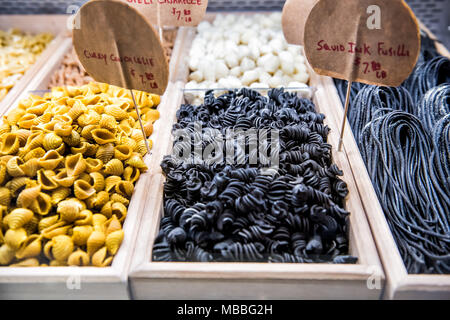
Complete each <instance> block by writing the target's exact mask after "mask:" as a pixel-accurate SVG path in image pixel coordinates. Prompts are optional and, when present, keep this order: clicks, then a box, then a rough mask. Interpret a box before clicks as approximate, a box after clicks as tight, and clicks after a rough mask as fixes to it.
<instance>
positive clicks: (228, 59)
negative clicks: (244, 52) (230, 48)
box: [225, 53, 239, 69]
mask: <svg viewBox="0 0 450 320" xmlns="http://www.w3.org/2000/svg"><path fill="white" fill-rule="evenodd" d="M225 63H226V64H227V66H228V68H230V69H233V68H235V67H238V66H239V59H238V57H237V55H236V54H234V53H230V54H227V55H226V56H225Z"/></svg>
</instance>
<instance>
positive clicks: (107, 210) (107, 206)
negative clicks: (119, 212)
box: [100, 201, 113, 218]
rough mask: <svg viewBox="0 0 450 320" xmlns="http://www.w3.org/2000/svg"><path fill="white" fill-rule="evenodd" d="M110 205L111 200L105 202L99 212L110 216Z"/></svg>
mask: <svg viewBox="0 0 450 320" xmlns="http://www.w3.org/2000/svg"><path fill="white" fill-rule="evenodd" d="M112 205H113V202H112V201H108V202H107V203H105V205H104V206H103V207H102V209H101V210H100V213H101V214H102V215H104V216H105V217H107V218H110V217H111V216H112V213H113V211H112Z"/></svg>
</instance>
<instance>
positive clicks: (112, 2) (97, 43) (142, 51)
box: [73, 0, 169, 95]
mask: <svg viewBox="0 0 450 320" xmlns="http://www.w3.org/2000/svg"><path fill="white" fill-rule="evenodd" d="M78 15H79V19H80V23H81V28H80V29H75V30H74V31H73V44H74V48H75V51H76V53H77V55H78V58H79V59H80V62H81V63H82V65H83V67H84V68H85V69H86V71H87V72H88V73H89V75H90V76H91V77H92V78H94V79H95V80H96V81H99V82H105V83H109V84H112V85H116V86H119V87H123V88H127V89H134V90H140V91H145V92H151V93H155V94H159V95H162V94H164V91H165V90H166V88H167V84H168V81H169V66H168V63H167V60H166V57H165V55H164V50H163V48H162V45H161V42H160V40H159V36H158V34H157V33H156V31H155V30H154V28H153V27H152V26H151V25H150V24H149V23H148V21H147V20H146V19H145V18H144V16H142V14H140V13H139V12H138V11H137V10H136V9H134V8H132V7H130V6H128V5H127V4H125V3H123V2H122V1H120V0H92V1H89V2H87V3H86V4H85V5H84V6H83V7H81V9H80V10H79V12H78Z"/></svg>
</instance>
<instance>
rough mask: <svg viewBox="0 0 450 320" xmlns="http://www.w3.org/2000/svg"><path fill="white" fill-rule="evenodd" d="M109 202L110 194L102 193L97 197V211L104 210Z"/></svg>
mask: <svg viewBox="0 0 450 320" xmlns="http://www.w3.org/2000/svg"><path fill="white" fill-rule="evenodd" d="M108 201H109V193H108V192H106V191H100V192H99V193H97V195H96V196H95V201H94V207H95V208H97V209H100V208H102V207H103V206H104V205H105V204H106V203H107V202H108Z"/></svg>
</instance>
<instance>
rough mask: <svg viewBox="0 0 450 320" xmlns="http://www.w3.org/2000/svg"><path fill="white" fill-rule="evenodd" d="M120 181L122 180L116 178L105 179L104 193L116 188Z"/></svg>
mask: <svg viewBox="0 0 450 320" xmlns="http://www.w3.org/2000/svg"><path fill="white" fill-rule="evenodd" d="M120 181H122V178H120V177H118V176H109V177H107V178H106V179H105V191H106V192H111V191H112V190H114V189H115V188H116V185H117V184H118V183H119V182H120Z"/></svg>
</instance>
